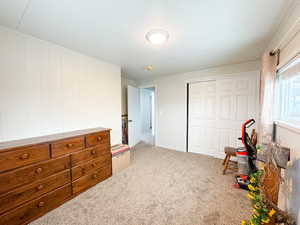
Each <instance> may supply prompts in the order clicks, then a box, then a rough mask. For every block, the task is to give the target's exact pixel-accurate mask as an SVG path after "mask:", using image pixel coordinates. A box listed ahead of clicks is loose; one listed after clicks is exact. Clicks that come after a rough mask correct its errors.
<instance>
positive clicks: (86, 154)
mask: <svg viewBox="0 0 300 225" xmlns="http://www.w3.org/2000/svg"><path fill="white" fill-rule="evenodd" d="M106 154H110V155H111V152H110V148H109V147H107V145H106V144H101V145H99V146H97V147H92V148H88V149H85V150H82V151H79V152H76V153H73V154H72V155H71V163H72V166H77V165H79V164H81V163H82V162H86V161H89V160H92V159H96V158H99V157H102V156H103V155H106Z"/></svg>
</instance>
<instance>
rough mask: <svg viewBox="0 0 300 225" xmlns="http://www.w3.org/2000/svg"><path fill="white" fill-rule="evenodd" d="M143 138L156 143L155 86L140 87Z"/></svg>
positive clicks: (152, 143) (153, 143) (150, 142)
mask: <svg viewBox="0 0 300 225" xmlns="http://www.w3.org/2000/svg"><path fill="white" fill-rule="evenodd" d="M140 116H141V140H142V141H144V142H146V143H148V144H151V145H155V87H146V88H141V89H140Z"/></svg>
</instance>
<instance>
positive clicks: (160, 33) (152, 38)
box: [146, 29, 169, 45]
mask: <svg viewBox="0 0 300 225" xmlns="http://www.w3.org/2000/svg"><path fill="white" fill-rule="evenodd" d="M168 38H169V33H168V32H167V31H165V30H160V29H155V30H150V31H149V32H148V33H147V34H146V39H147V40H148V41H149V42H150V43H151V44H154V45H160V44H163V43H164V42H166V41H167V40H168Z"/></svg>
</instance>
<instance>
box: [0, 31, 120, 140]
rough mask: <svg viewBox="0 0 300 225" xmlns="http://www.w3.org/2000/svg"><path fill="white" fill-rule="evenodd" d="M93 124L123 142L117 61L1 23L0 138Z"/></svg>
mask: <svg viewBox="0 0 300 225" xmlns="http://www.w3.org/2000/svg"><path fill="white" fill-rule="evenodd" d="M97 126H102V127H107V128H112V144H114V143H120V142H121V74H120V67H119V66H115V65H111V64H108V63H105V62H102V61H100V60H97V59H95V58H92V57H88V56H85V55H82V54H79V53H77V52H74V51H71V50H68V49H66V48H63V47H60V46H57V45H54V44H51V43H48V42H45V41H41V40H39V39H36V38H33V37H30V36H27V35H24V34H21V33H18V32H15V31H12V30H9V29H6V28H3V27H0V141H6V140H12V139H19V138H27V137H33V136H41V135H47V134H52V133H58V132H65V131H71V130H77V129H84V128H90V127H97Z"/></svg>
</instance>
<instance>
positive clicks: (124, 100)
mask: <svg viewBox="0 0 300 225" xmlns="http://www.w3.org/2000/svg"><path fill="white" fill-rule="evenodd" d="M128 85H131V86H133V87H137V86H138V84H137V82H136V81H134V80H130V79H128V78H126V77H123V76H122V77H121V87H122V115H125V114H127V113H128V108H127V107H128V100H127V86H128Z"/></svg>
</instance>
